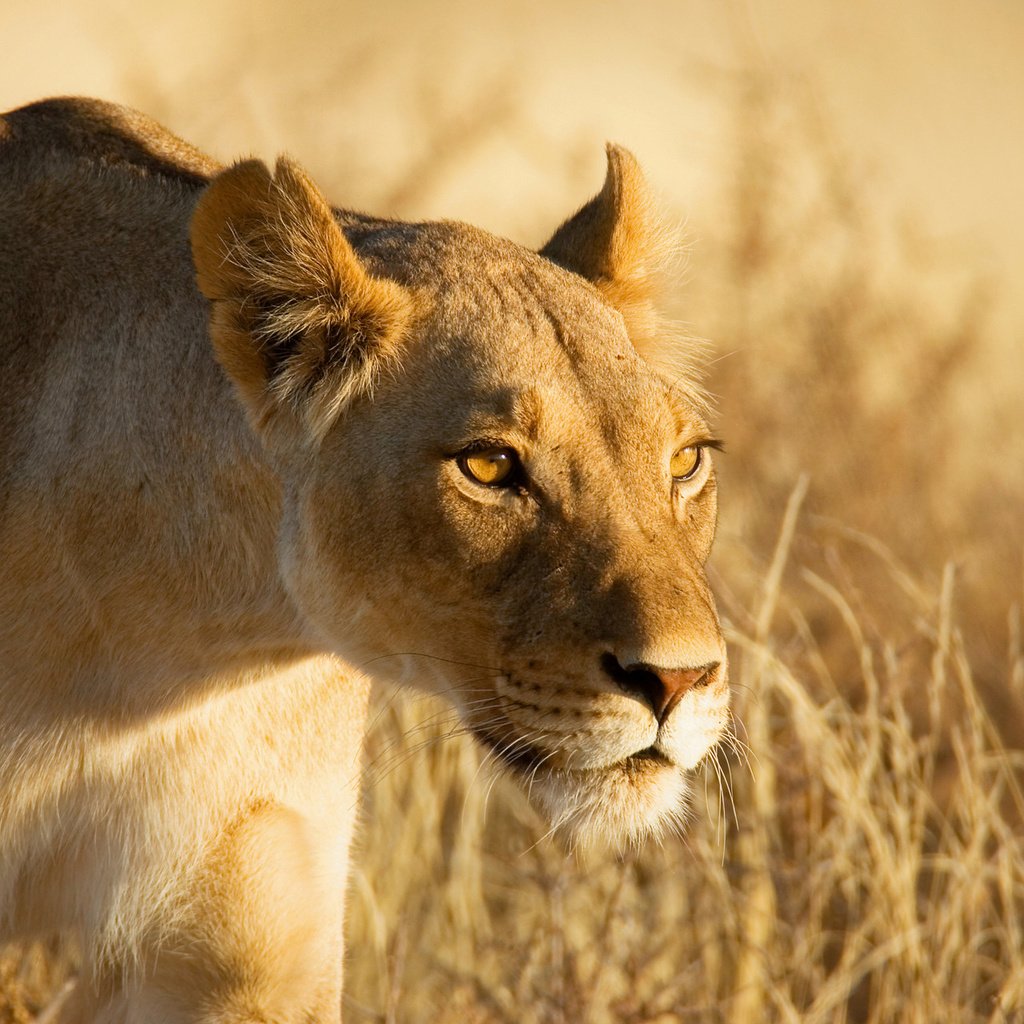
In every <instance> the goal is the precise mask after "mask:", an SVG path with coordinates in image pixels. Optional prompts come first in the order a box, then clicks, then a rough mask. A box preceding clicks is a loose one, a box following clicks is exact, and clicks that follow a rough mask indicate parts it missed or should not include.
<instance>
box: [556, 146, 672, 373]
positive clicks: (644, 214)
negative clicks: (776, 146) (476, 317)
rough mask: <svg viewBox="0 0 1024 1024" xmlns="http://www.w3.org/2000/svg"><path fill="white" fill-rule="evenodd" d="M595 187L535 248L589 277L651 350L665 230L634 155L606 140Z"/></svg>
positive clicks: (656, 332)
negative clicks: (601, 181)
mask: <svg viewBox="0 0 1024 1024" xmlns="http://www.w3.org/2000/svg"><path fill="white" fill-rule="evenodd" d="M606 154H607V158H608V168H607V172H606V174H605V180H604V186H603V187H602V189H601V191H600V192H598V193H597V195H596V196H594V198H593V199H591V200H590V202H589V203H586V204H585V205H584V206H582V207H581V208H580V209H579V210H577V211H576V213H574V214H573V215H572V216H571V217H570V218H569V219H568V220H566V221H565V222H564V223H563V224H562V225H561V226H560V227H559V228H558V230H557V231H556V232H555V233H554V234H553V235H552V236H551V238H550V239H548V241H547V243H546V244H545V245H544V246H543V248H542V249H541V250H540V254H541V256H545V257H547V258H548V259H549V260H551V261H552V262H554V263H557V264H559V266H562V267H565V269H566V270H571V271H573V272H574V273H576V274H579V275H580V276H581V277H585V278H586V279H587V280H588V281H590V282H591V283H592V284H593V285H595V287H596V288H597V289H598V291H599V292H601V294H602V295H603V296H604V297H605V299H606V300H607V301H608V302H609V303H610V304H611V305H612V306H614V307H615V308H616V309H617V310H618V311H619V312H620V313H621V314H622V316H623V319H624V320H625V322H626V329H627V331H628V332H629V335H630V338H631V339H632V341H633V344H634V345H635V346H636V347H637V349H638V350H639V351H640V353H641V355H644V356H647V357H648V358H652V359H653V360H654V361H657V353H656V352H655V351H653V350H654V349H655V348H656V346H657V344H658V341H659V338H660V336H661V335H662V333H663V330H664V325H663V323H662V320H661V318H660V316H659V315H658V313H657V310H656V308H655V302H654V300H655V298H656V292H657V290H658V289H657V284H658V279H659V278H660V276H661V274H662V273H663V271H664V269H665V267H666V265H667V264H669V263H670V262H671V260H672V256H673V252H672V250H673V245H672V244H671V233H670V232H668V231H667V230H666V227H665V225H663V224H662V223H661V220H660V218H659V217H658V215H657V207H656V204H655V202H654V200H653V198H652V196H651V192H650V189H649V187H648V185H647V181H646V179H645V178H644V174H643V171H641V170H640V165H639V164H638V163H637V161H636V157H634V156H633V154H632V153H630V152H629V150H628V149H624V148H623V147H622V146H615V145H612V144H611V143H609V144H608V146H607V149H606Z"/></svg>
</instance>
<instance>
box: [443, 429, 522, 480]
mask: <svg viewBox="0 0 1024 1024" xmlns="http://www.w3.org/2000/svg"><path fill="white" fill-rule="evenodd" d="M486 454H495V455H507V456H509V459H510V462H511V469H510V470H509V472H508V474H507V475H506V476H503V477H502V478H501V479H500V480H496V481H495V482H494V483H491V484H489V483H485V482H484V481H483V480H480V479H479V478H478V477H477V476H476V475H475V474H474V473H472V472H471V471H470V469H469V466H468V461H469V460H470V459H472V458H478V457H479V456H481V455H486ZM452 458H453V459H454V460H455V463H456V465H457V466H458V467H459V470H460V471H461V472H462V475H463V476H464V477H465V478H466V479H467V480H469V482H470V483H472V484H475V485H476V486H477V487H486V488H487V489H488V490H491V491H501V490H523V489H524V488H525V477H526V474H525V471H524V469H523V462H522V459H520V457H519V452H517V451H516V450H515V448H513V447H512V446H511V445H508V444H505V443H503V442H501V441H489V440H480V441H474V442H473V443H472V444H469V445H467V446H466V447H465V448H463V449H462V450H461V451H458V452H456V453H455V454H454V455H453V456H452Z"/></svg>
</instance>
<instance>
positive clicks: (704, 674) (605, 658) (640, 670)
mask: <svg viewBox="0 0 1024 1024" xmlns="http://www.w3.org/2000/svg"><path fill="white" fill-rule="evenodd" d="M719 665H720V662H717V661H715V662H712V663H711V664H709V665H700V666H698V667H696V668H660V667H658V666H657V665H645V664H637V665H626V666H625V667H623V666H622V665H620V664H619V659H618V658H616V657H615V655H614V654H602V655H601V668H603V669H604V671H605V673H606V674H607V675H608V676H610V677H611V678H612V679H614V680H615V682H617V683H618V684H619V686H620V688H621V689H622V690H624V691H625V692H626V693H628V694H631V695H632V696H634V697H639V698H640V699H641V700H642V701H644V703H645V704H647V706H648V707H649V708H650V709H651V711H653V712H654V717H655V718H656V719H657V720H658V724H659V725H661V724H662V723H663V722H664V721H665V719H667V718H668V716H669V715H670V714H671V713H672V709H673V708H674V707H675V706H676V704H678V703H679V701H680V699H681V698H682V696H683V694H685V693H687V692H689V691H690V690H692V689H694V688H696V687H701V686H707V685H708V684H709V683H710V682H711V681H712V680H713V679H714V678H715V675H716V673H717V670H718V667H719Z"/></svg>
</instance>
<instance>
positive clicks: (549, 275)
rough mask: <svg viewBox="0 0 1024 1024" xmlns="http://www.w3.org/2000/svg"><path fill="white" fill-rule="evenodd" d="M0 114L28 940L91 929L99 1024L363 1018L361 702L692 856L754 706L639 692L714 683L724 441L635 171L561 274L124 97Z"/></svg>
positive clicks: (7, 634) (542, 798) (5, 680)
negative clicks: (178, 132)
mask: <svg viewBox="0 0 1024 1024" xmlns="http://www.w3.org/2000/svg"><path fill="white" fill-rule="evenodd" d="M0 123H2V125H3V128H4V130H3V131H2V132H0V169H2V170H3V173H0V222H2V223H0V226H2V228H3V230H2V231H0V262H3V264H4V266H5V267H7V268H8V271H9V274H8V278H7V279H6V280H5V286H4V287H3V288H2V289H0V333H2V337H0V353H2V354H3V357H4V358H5V359H6V360H7V362H5V364H4V365H5V367H6V368H7V369H8V371H9V375H10V379H11V380H13V381H16V386H13V387H11V388H8V390H7V394H8V395H9V396H16V397H15V400H14V401H13V403H12V402H6V403H5V404H4V405H3V406H2V407H0V416H2V422H3V424H4V426H5V429H4V431H2V432H0V469H2V470H3V473H4V474H5V475H4V477H3V478H2V482H3V483H4V484H5V492H4V504H3V518H2V519H0V565H3V566H4V567H5V572H4V573H3V574H0V685H2V692H3V694H4V698H5V699H4V711H3V714H2V715H0V927H2V928H3V929H4V932H5V934H23V933H27V932H40V931H52V930H58V929H60V930H64V931H68V932H71V933H73V934H75V935H76V936H77V937H78V938H79V939H80V940H81V942H82V947H83V955H84V960H85V966H84V972H85V979H84V982H83V985H82V986H81V987H80V990H79V992H78V993H77V995H78V996H80V1002H81V1005H80V1006H79V1007H78V1008H77V1009H78V1011H79V1015H80V1017H81V1018H82V1019H84V1020H91V1019H101V1020H111V1021H113V1020H116V1021H118V1022H122V1024H151V1022H153V1021H163V1022H165V1024H185V1022H190V1021H195V1020H198V1019H203V1020H211V1021H212V1020H232V1021H238V1022H243V1021H245V1022H248V1021H254V1020H275V1021H277V1020H279V1021H298V1020H316V1021H328V1020H331V1019H336V1018H337V1008H338V1006H339V1005H340V999H341V965H342V962H343V955H342V953H343V951H342V949H341V935H342V929H343V923H344V889H345V878H346V874H347V871H348V849H349V844H350V841H351V838H352V833H353V829H354V827H355V821H356V806H357V802H358V789H359V777H360V756H361V744H362V741H363V735H364V728H365V713H366V704H367V699H368V693H369V686H370V680H369V678H368V675H367V674H372V676H373V678H374V679H377V680H383V681H396V682H404V683H411V684H413V685H416V686H418V687H421V688H423V689H425V690H428V691H433V692H436V693H439V694H443V695H445V696H446V697H447V699H448V700H449V702H450V703H451V704H452V705H453V706H454V707H455V708H456V709H457V710H458V713H459V715H460V716H461V720H462V722H463V726H464V728H465V729H467V730H468V731H471V732H472V733H473V734H474V735H476V736H477V737H479V739H480V740H481V741H482V742H483V743H484V745H485V747H486V749H487V751H488V752H489V754H490V756H492V757H493V758H494V760H495V762H496V763H498V764H499V765H502V766H504V767H505V768H507V769H508V770H509V771H510V772H511V773H512V774H514V775H516V776H517V777H518V778H520V779H521V780H522V781H523V782H524V784H525V786H526V789H527V791H529V792H531V793H532V794H533V798H534V800H535V802H536V803H537V805H538V806H539V807H541V808H542V809H543V810H545V811H546V813H547V814H548V815H549V817H550V819H551V825H552V827H553V828H555V829H558V830H561V831H563V832H565V833H567V834H568V835H569V836H571V837H572V841H573V842H582V841H585V840H590V839H599V840H601V841H603V842H606V843H607V844H609V845H612V846H621V845H623V844H628V843H631V842H637V841H639V840H640V839H641V838H643V837H644V836H648V835H656V834H658V833H659V832H660V831H662V830H663V829H665V828H670V827H673V826H674V825H677V824H678V823H679V821H680V820H681V817H682V815H683V814H684V813H685V801H686V793H687V790H688V781H687V773H688V772H689V771H690V770H691V769H692V768H693V767H694V766H696V765H697V764H698V763H700V762H701V761H702V760H703V759H705V758H706V756H707V755H708V753H709V752H710V751H711V750H712V749H713V748H714V747H715V746H716V744H717V743H718V742H719V740H720V739H721V738H722V737H723V736H724V735H725V731H726V728H727V725H728V708H729V701H730V696H729V690H728V686H727V683H726V680H725V673H724V671H722V672H720V673H717V674H716V675H715V679H714V682H713V683H710V682H709V684H708V685H704V686H700V687H694V688H692V689H691V690H689V691H688V692H686V693H685V694H682V695H681V697H680V699H679V700H678V701H674V702H673V703H672V705H671V709H670V710H665V712H664V713H662V702H660V701H658V700H655V699H654V698H653V697H652V690H651V687H650V685H648V684H649V683H650V681H651V679H652V678H653V679H657V678H658V677H657V672H658V671H662V672H663V673H668V674H678V673H679V672H680V671H681V672H683V673H684V674H685V673H686V672H688V671H694V670H696V667H697V666H706V665H711V664H723V665H724V663H725V651H724V645H723V638H722V632H721V628H720V625H719V622H718V617H717V613H716V611H715V604H714V599H713V597H712V594H711V590H710V587H709V584H708V579H707V575H706V573H705V569H704V565H705V562H706V560H707V558H708V555H709V553H710V548H711V544H712V539H713V536H714V530H715V518H716V510H717V496H716V495H717V492H716V484H715V478H714V473H713V471H712V470H711V469H710V468H709V471H708V472H707V473H701V474H699V475H698V476H696V477H694V478H693V479H694V482H693V484H692V485H691V486H689V487H687V488H677V489H675V490H676V493H673V491H672V490H671V489H669V488H666V486H665V467H664V454H663V453H664V452H665V451H666V450H668V448H669V446H670V445H672V444H673V443H677V439H678V438H679V436H680V432H681V431H682V432H683V434H684V436H686V437H703V436H708V435H707V429H708V427H707V424H706V423H705V422H704V420H703V418H702V415H701V409H702V402H701V397H700V394H699V391H697V390H696V389H694V388H690V387H689V384H688V381H687V379H686V378H684V379H682V380H677V381H674V382H673V383H674V386H669V385H667V384H666V381H665V379H664V377H662V376H661V375H660V373H659V372H657V370H656V369H655V368H654V364H655V363H656V361H657V360H656V359H654V358H652V351H651V349H650V347H649V344H650V342H651V341H652V339H651V338H648V339H647V340H646V342H644V344H641V336H640V333H638V330H639V329H638V327H637V315H638V309H639V306H638V305H637V304H638V303H647V302H648V298H647V292H646V281H647V276H648V270H647V263H648V261H649V260H650V259H653V258H654V257H653V251H654V250H653V249H652V244H653V241H654V240H655V239H656V236H657V231H656V229H655V225H654V222H653V220H652V215H651V214H650V211H649V210H648V209H647V206H646V200H645V198H644V195H645V193H644V189H643V182H642V178H641V177H640V172H639V169H638V167H637V165H636V163H635V161H634V160H633V159H632V157H630V156H629V155H628V154H626V153H625V151H622V150H618V149H615V148H612V149H610V150H609V178H608V181H607V182H606V184H605V187H604V189H603V191H602V193H601V195H600V196H599V197H598V198H597V199H596V200H594V201H593V202H592V203H591V204H588V207H585V208H584V211H581V213H580V214H578V215H576V216H575V217H573V218H570V219H569V220H568V221H567V222H566V223H565V224H564V225H563V226H562V227H561V228H560V229H559V230H558V231H557V232H556V233H555V236H554V238H553V240H552V242H551V243H550V244H549V246H547V247H546V248H545V250H543V251H542V252H541V253H537V252H534V251H532V250H529V249H527V248H524V247H522V246H518V245H515V244H514V243H512V242H509V241H507V240H505V239H501V238H496V237H494V236H492V235H489V234H487V233H486V232H484V231H481V230H479V229H477V228H473V227H471V226H469V225H464V224H458V223H456V222H450V221H448V222H436V223H431V222H425V223H402V222H397V221H390V220H385V219H375V218H373V217H369V216H365V215H362V214H355V213H351V212H347V211H344V210H334V209H332V208H331V206H330V205H329V204H328V203H327V201H326V200H325V199H324V197H323V196H322V195H321V193H320V192H319V190H318V189H317V188H316V186H315V185H314V184H313V183H312V182H311V181H310V180H309V178H308V177H307V176H306V175H305V173H304V172H302V171H301V170H300V169H299V168H298V167H297V166H296V165H295V164H294V163H293V162H291V161H289V160H287V159H284V158H282V159H281V160H279V161H278V162H277V164H276V167H275V169H274V171H273V173H271V171H270V170H269V169H268V168H267V167H266V166H265V165H264V164H262V163H260V162H259V161H245V162H243V163H240V164H237V165H235V166H233V167H230V168H228V169H226V170H220V169H219V168H217V167H216V166H215V165H214V164H213V163H212V161H210V162H209V163H208V165H207V164H206V163H204V161H203V160H202V159H201V158H200V157H199V156H197V155H196V154H195V153H194V152H193V151H191V150H189V149H188V148H187V147H184V144H179V143H178V142H177V141H175V140H173V137H169V136H167V135H166V134H165V133H164V132H163V130H162V129H160V128H159V127H158V126H156V125H154V124H153V123H152V122H149V121H147V120H145V119H141V118H138V117H137V116H134V115H131V114H129V113H126V112H124V111H122V110H120V109H118V108H115V107H110V106H106V105H104V104H100V103H94V102H89V103H81V104H79V103H77V102H76V101H60V102H58V103H56V104H54V103H43V104H40V105H38V106H33V107H29V108H25V109H22V110H20V111H15V112H13V113H11V114H9V115H6V116H5V117H4V118H3V121H2V122H0ZM179 151H180V152H181V153H182V154H183V156H182V161H181V162H180V163H176V162H175V159H174V154H175V153H176V152H179ZM188 237H190V240H191V259H190V258H189V252H188V246H187V245H186V244H185V240H186V238H188ZM83 267H87V269H88V272H87V273H84V272H82V270H81V268H83ZM641 297H642V299H641ZM652 309H653V307H652ZM54 310H57V311H59V314H60V315H55V314H54V312H53V311H54ZM645 346H647V347H645ZM648 359H651V362H648V361H647V360H648ZM473 438H477V439H488V438H493V439H504V440H501V441H497V440H495V441H491V440H477V441H476V442H473V441H472V440H471V439H473ZM520 451H522V452H524V453H526V455H524V459H525V461H526V462H527V465H528V469H529V472H528V473H527V472H526V471H525V468H524V467H523V466H522V465H520V462H519V456H518V454H517V452H520ZM453 452H454V453H461V454H458V455H453ZM684 468H685V467H684ZM24 481H29V482H30V483H29V484H28V485H25V484H24V483H23V482H24ZM610 666H619V669H618V670H615V669H613V668H612V667H610ZM622 666H632V668H631V669H628V670H627V669H626V668H622ZM364 673H366V674H364ZM638 679H639V680H640V683H638V682H637V680H638ZM367 827H368V828H372V827H373V825H372V822H369V823H368V824H367Z"/></svg>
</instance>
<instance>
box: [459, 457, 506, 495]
mask: <svg viewBox="0 0 1024 1024" xmlns="http://www.w3.org/2000/svg"><path fill="white" fill-rule="evenodd" d="M458 461H459V469H461V470H462V472H463V473H465V474H466V476H468V477H469V478H470V480H473V481H475V482H476V483H478V484H483V485H484V486H486V487H508V486H510V485H511V484H513V483H515V482H516V478H517V477H518V475H519V474H518V473H517V470H518V469H519V456H518V455H516V453H515V452H514V451H512V449H511V448H487V449H484V450H483V451H477V452H467V453H465V454H463V455H460V456H459V460H458Z"/></svg>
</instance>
